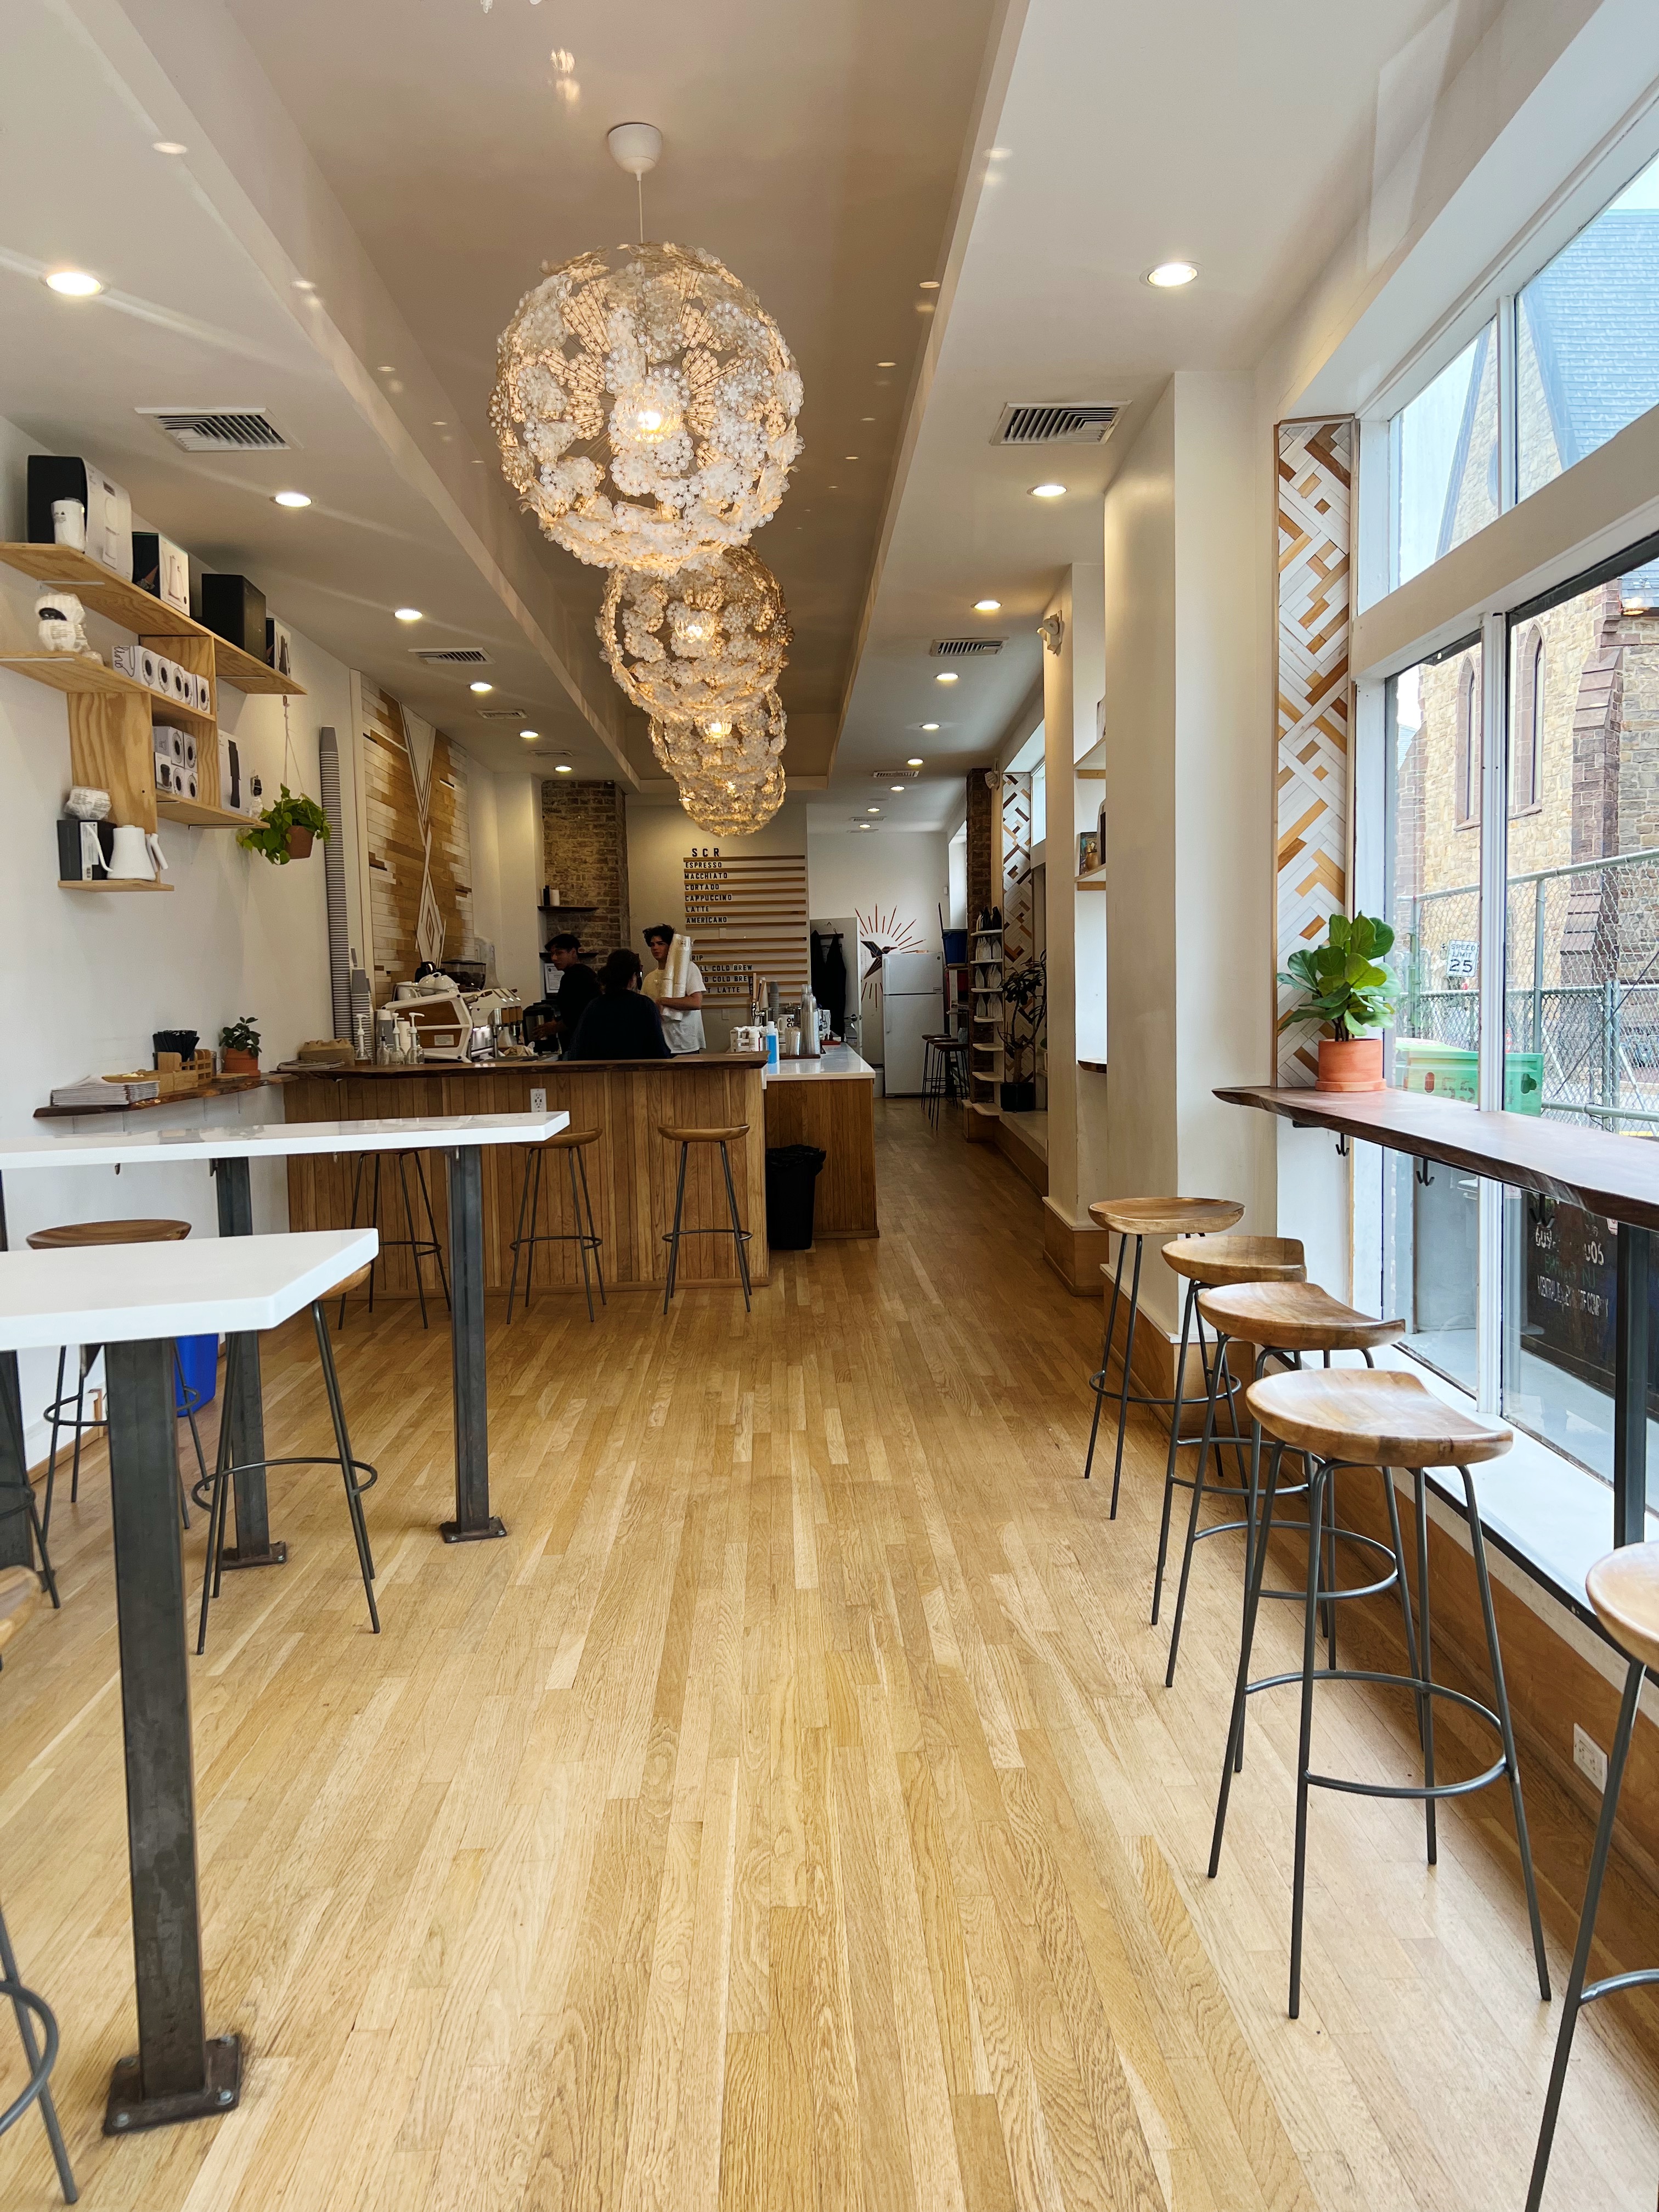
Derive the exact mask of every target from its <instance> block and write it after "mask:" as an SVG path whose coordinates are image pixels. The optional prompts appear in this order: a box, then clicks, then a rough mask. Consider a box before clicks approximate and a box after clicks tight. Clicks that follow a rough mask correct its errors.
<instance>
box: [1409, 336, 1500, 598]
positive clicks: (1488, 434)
mask: <svg viewBox="0 0 1659 2212" xmlns="http://www.w3.org/2000/svg"><path fill="white" fill-rule="evenodd" d="M1392 430H1393V435H1394V440H1395V456H1396V471H1397V474H1396V500H1397V511H1396V517H1395V520H1396V526H1397V544H1398V549H1399V550H1398V554H1397V557H1396V560H1395V583H1396V584H1404V583H1407V582H1408V581H1409V580H1410V579H1411V578H1412V577H1413V576H1415V575H1417V574H1419V571H1420V570H1422V569H1424V568H1427V567H1428V566H1429V564H1430V562H1433V561H1437V560H1439V558H1440V557H1441V556H1442V554H1444V553H1449V552H1450V550H1451V549H1452V547H1453V546H1454V545H1461V544H1462V543H1463V540H1464V539H1465V538H1471V537H1473V536H1474V532H1476V531H1477V530H1480V529H1483V528H1484V527H1485V526H1486V524H1487V523H1489V522H1490V521H1492V519H1493V518H1494V516H1495V515H1496V514H1497V513H1498V343H1497V325H1496V324H1495V323H1489V324H1488V325H1486V329H1485V330H1484V331H1481V332H1480V336H1479V337H1475V338H1474V339H1472V340H1471V341H1470V343H1468V345H1467V346H1465V347H1464V349H1463V350H1462V353H1460V354H1459V355H1458V356H1457V358H1456V360H1455V361H1454V362H1450V363H1449V365H1448V366H1447V367H1446V368H1443V369H1442V370H1441V372H1440V374H1439V375H1438V376H1437V377H1436V378H1435V380H1434V382H1433V383H1432V384H1431V385H1430V386H1428V388H1427V389H1426V390H1425V391H1423V392H1419V393H1418V395H1417V397H1416V398H1415V399H1413V401H1412V403H1411V404H1410V405H1409V406H1408V407H1405V408H1402V409H1401V411H1400V413H1399V414H1398V415H1396V416H1395V418H1394V422H1393V424H1392Z"/></svg>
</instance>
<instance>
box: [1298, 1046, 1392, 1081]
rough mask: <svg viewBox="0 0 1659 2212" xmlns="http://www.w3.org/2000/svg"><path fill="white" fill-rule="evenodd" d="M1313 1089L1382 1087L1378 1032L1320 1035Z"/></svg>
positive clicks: (1381, 1061) (1381, 1062) (1380, 1047)
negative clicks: (1340, 1035)
mask: <svg viewBox="0 0 1659 2212" xmlns="http://www.w3.org/2000/svg"><path fill="white" fill-rule="evenodd" d="M1314 1088H1315V1089H1316V1091H1382V1090H1383V1089H1385V1088H1386V1086H1385V1085H1384V1083H1383V1040H1382V1038H1381V1037H1380V1036H1368V1037H1347V1038H1339V1037H1321V1039H1320V1040H1319V1080H1318V1082H1317V1083H1316V1085H1314Z"/></svg>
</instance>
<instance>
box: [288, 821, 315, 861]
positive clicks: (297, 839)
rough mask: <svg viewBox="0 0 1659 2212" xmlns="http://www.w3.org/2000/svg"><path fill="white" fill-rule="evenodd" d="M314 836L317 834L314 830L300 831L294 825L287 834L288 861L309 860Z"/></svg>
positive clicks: (296, 825)
mask: <svg viewBox="0 0 1659 2212" xmlns="http://www.w3.org/2000/svg"><path fill="white" fill-rule="evenodd" d="M316 834H317V833H316V831H315V830H314V829H301V828H300V827H299V826H298V824H297V823H296V824H295V827H294V828H293V829H290V830H289V833H288V857H289V860H309V859H310V858H311V845H312V840H313V837H315V836H316Z"/></svg>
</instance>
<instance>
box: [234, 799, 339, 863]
mask: <svg viewBox="0 0 1659 2212" xmlns="http://www.w3.org/2000/svg"><path fill="white" fill-rule="evenodd" d="M328 835H329V825H328V817H327V815H326V814H325V813H324V811H323V810H322V808H321V807H320V806H319V805H318V804H317V802H316V800H315V799H307V797H306V796H305V794H304V793H303V792H302V793H301V794H300V796H299V798H297V799H296V798H295V796H294V793H292V792H291V791H290V790H289V787H288V786H287V785H286V784H284V785H283V795H282V797H281V798H280V799H278V800H277V801H276V805H274V806H267V807H266V808H265V810H264V812H263V813H262V814H261V815H260V817H259V818H258V821H257V822H251V823H249V824H248V826H247V828H246V829H239V830H238V831H237V833H236V842H237V843H238V844H239V845H245V846H246V848H247V849H248V851H249V852H250V853H263V854H264V856H265V858H266V860H269V861H270V863H271V864H272V866H275V867H278V868H285V867H286V866H288V864H289V861H290V860H309V859H310V858H311V844H312V840H313V837H326V836H328Z"/></svg>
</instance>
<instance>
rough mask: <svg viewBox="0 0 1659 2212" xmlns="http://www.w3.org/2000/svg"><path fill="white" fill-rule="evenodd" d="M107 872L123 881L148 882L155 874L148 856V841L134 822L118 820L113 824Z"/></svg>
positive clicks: (153, 866) (152, 863) (153, 865)
mask: <svg viewBox="0 0 1659 2212" xmlns="http://www.w3.org/2000/svg"><path fill="white" fill-rule="evenodd" d="M109 872H110V873H111V875H112V876H118V877H119V878H120V879H121V880H122V881H123V882H124V883H149V882H150V881H151V880H152V879H153V878H154V877H155V864H154V862H153V861H152V860H151V859H150V857H149V839H148V838H147V837H146V836H145V835H144V833H143V830H142V829H138V828H137V826H136V825H135V824H133V823H126V822H118V823H116V825H115V849H114V850H113V852H112V854H110V862H109Z"/></svg>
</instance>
